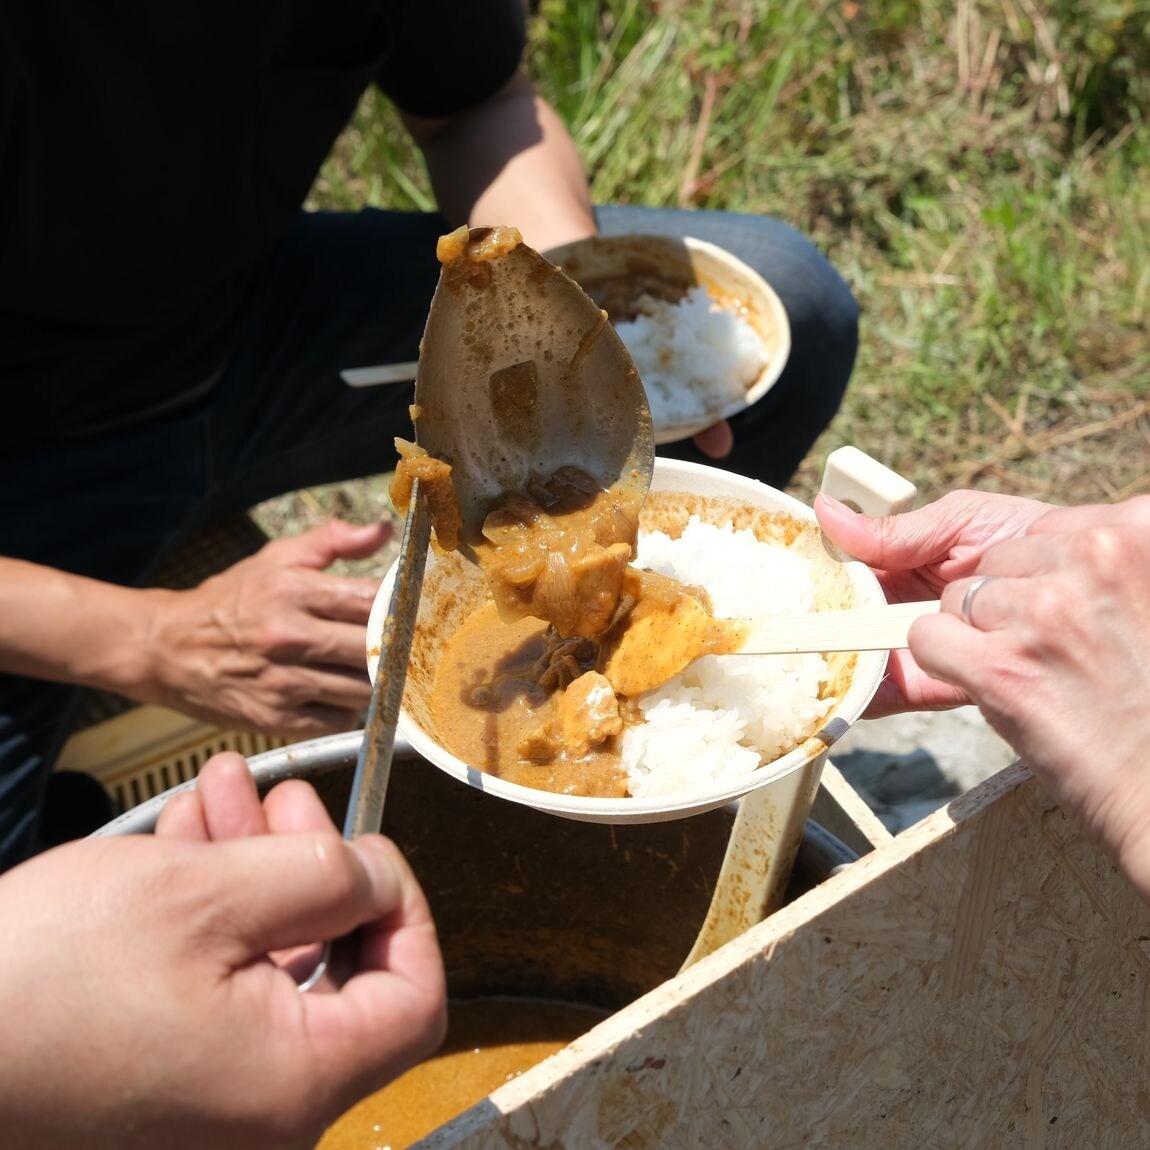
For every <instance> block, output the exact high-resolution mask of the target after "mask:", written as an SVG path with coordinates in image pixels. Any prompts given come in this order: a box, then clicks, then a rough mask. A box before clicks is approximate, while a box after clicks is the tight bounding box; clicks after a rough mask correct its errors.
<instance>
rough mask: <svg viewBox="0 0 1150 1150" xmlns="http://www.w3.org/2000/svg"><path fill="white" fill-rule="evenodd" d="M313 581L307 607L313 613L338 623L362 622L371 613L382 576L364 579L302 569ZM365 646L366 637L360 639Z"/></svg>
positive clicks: (306, 603) (307, 597) (303, 573)
mask: <svg viewBox="0 0 1150 1150" xmlns="http://www.w3.org/2000/svg"><path fill="white" fill-rule="evenodd" d="M301 575H306V576H307V578H308V580H309V585H308V588H307V594H306V598H305V601H304V604H303V606H304V607H306V609H307V610H308V611H310V612H311V613H312V614H313V615H317V616H319V617H320V618H322V619H331V620H333V621H335V622H338V623H354V624H359V625H360V626H359V631H360V634H361V636H362V633H363V627H362V625H363V624H364V623H366V622H367V620H368V616H369V615H370V614H371V607H372V604H373V603H374V602H375V596H376V594H377V592H378V591H379V580H378V579H363V578H359V577H357V576H353V575H330V574H328V573H327V572H322V571H319V572H311V571H308V572H301ZM360 643H361V645H362V638H361V640H360Z"/></svg>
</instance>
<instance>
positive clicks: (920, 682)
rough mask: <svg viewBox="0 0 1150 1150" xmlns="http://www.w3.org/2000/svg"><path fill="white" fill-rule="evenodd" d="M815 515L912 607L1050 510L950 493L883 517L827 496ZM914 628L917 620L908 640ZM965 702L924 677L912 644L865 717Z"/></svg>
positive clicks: (892, 598)
mask: <svg viewBox="0 0 1150 1150" xmlns="http://www.w3.org/2000/svg"><path fill="white" fill-rule="evenodd" d="M814 509H815V514H816V516H817V517H818V520H819V525H820V526H821V527H822V529H823V531H824V532H825V534H826V535H827V537H828V538H829V539H830V540H831V541H832V542H833V543H835V544H837V545H838V546H839V547H840V548H841V549H842V550H843V551H844V552H846V553H847V554H848V555H850V556H852V557H853V558H855V559H858V560H859V561H860V562H863V563H866V564H867V565H868V566H869V567H870V568H871V569H872V570H873V571H874V573H875V575H876V576H877V577H878V580H879V583H880V584H881V586H882V589H883V591H884V593H885V594H886V597H887V600H888V601H889V602H891V603H910V602H915V601H918V600H922V599H934V598H937V597H938V596H939V595H940V594H941V593H942V591H943V589H944V588H945V587H947V586H948V585H949V584H951V583H952V582H954V581H955V580H957V579H963V578H965V577H967V576H969V575H971V574H972V573H973V572H974V571H975V570H976V569H977V566H978V563H979V560H980V558H981V556H982V555H983V554H984V552H985V551H986V550H987V548H989V547H991V546H993V545H994V544H995V543H996V542H999V541H1001V540H1005V539H1011V538H1014V537H1016V536H1018V535H1021V534H1022V533H1023V532H1025V531H1026V529H1027V527H1028V526H1029V525H1030V524H1031V523H1033V522H1034V521H1035V520H1036V519H1038V518H1039V517H1040V516H1042V515H1043V514H1045V513H1046V512H1047V511H1048V510H1049V509H1050V505H1049V504H1046V503H1039V502H1037V501H1036V500H1031V499H1020V498H1018V497H1016V496H1012V495H997V494H993V493H985V492H976V491H955V492H951V493H950V494H949V495H944V496H943V497H942V498H941V499H939V500H937V501H936V502H934V503H931V504H928V505H927V506H926V507H921V508H919V509H918V510H916V511H906V512H903V513H902V514H901V515H892V516H888V517H886V518H871V517H869V516H866V515H859V514H858V513H857V512H854V511H852V510H851V509H850V508H848V507H847V506H846V505H845V504H843V503H840V502H839V501H838V500H835V499H830V498H828V497H827V496H825V495H818V496H816V498H815V503H814ZM917 626H918V623H917V621H916V623H915V624H914V627H912V628H911V635H912V636H913V634H914V630H915V628H916V627H917ZM968 702H970V699H969V697H968V696H967V694H966V693H965V691H963V690H962V689H961V688H959V687H958V686H957V685H955V684H953V683H945V682H942V681H940V680H938V679H936V678H932V677H931V676H930V675H929V674H927V673H925V672H924V671H923V669H922V668H921V666H920V665H919V663H918V662H917V660H916V659H915V656H914V647H913V644H912V646H911V648H910V649H909V650H901V651H892V652H891V653H890V657H889V659H888V660H887V674H886V675H885V676H884V678H883V681H882V683H881V684H880V685H879V689H878V691H877V692H876V693H875V696H874V698H873V699H872V700H871V703H870V706H869V707H868V708H867V710H866V717H867V718H872V719H873V718H877V717H879V716H881V715H890V714H896V713H898V712H900V711H906V710H917V711H930V710H944V709H946V708H948V707H957V706H960V705H962V704H964V703H968Z"/></svg>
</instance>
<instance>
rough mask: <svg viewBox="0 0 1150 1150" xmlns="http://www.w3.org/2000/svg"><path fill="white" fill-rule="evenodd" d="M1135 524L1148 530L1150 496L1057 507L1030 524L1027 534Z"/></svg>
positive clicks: (1088, 529)
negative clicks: (1113, 501)
mask: <svg viewBox="0 0 1150 1150" xmlns="http://www.w3.org/2000/svg"><path fill="white" fill-rule="evenodd" d="M1134 523H1138V524H1144V525H1145V526H1146V528H1147V529H1148V530H1150V496H1145V495H1143V496H1138V497H1136V498H1134V499H1127V500H1124V501H1122V502H1120V503H1096V504H1081V505H1080V506H1078V507H1056V508H1053V509H1051V510H1050V511H1047V512H1046V514H1045V515H1043V516H1041V517H1040V518H1039V519H1036V520H1035V521H1034V523H1033V524H1031V526H1030V534H1032V535H1039V534H1045V533H1068V532H1071V531H1090V530H1093V529H1094V528H1100V527H1129V526H1131V524H1134Z"/></svg>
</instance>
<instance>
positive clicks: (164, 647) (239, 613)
mask: <svg viewBox="0 0 1150 1150" xmlns="http://www.w3.org/2000/svg"><path fill="white" fill-rule="evenodd" d="M390 536H391V527H390V524H387V523H377V524H372V525H369V526H366V527H355V526H352V525H351V524H350V523H344V522H342V521H340V520H333V521H332V522H330V523H327V524H325V525H323V526H321V527H316V528H314V529H312V530H310V531H305V532H303V533H302V534H299V535H295V536H291V537H288V538H283V539H277V540H274V541H272V542H270V543H268V544H266V545H265V546H264V547H262V548H261V549H260V550H259V551H258V552H256V554H255V555H252V556H250V557H249V558H247V559H244V560H242V561H241V562H239V563H237V564H235V566H233V567H230V568H228V569H227V570H226V571H224V572H222V573H221V574H219V575H216V576H213V577H212V578H210V579H207V580H205V581H204V582H203V583H201V584H200V586H198V587H196V588H193V589H192V590H190V591H154V592H148V602H149V603H150V604H151V610H152V611H153V620H152V624H151V626H150V627H149V632H148V635H149V642H148V653H147V658H146V660H145V661H144V663H143V669H142V671H141V673H140V674H139V675H138V677H137V678H138V682H137V684H136V685H135V689H134V690H131V691H130V693H131V694H132V697H134V698H139V699H140V700H141V701H143V702H155V703H161V704H163V705H165V706H169V707H172V708H173V709H175V710H178V711H181V712H183V713H185V714H189V715H192V716H194V717H196V718H200V719H203V720H205V721H207V722H210V723H213V724H215V725H219V726H224V727H228V728H231V729H236V730H259V731H274V732H277V733H279V734H284V735H291V736H294V737H297V738H314V737H317V736H320V735H327V734H333V733H336V732H339V731H347V730H351V729H353V728H354V727H355V726H356V725H357V723H358V721H359V716H360V714H361V712H362V711H363V710H364V709H365V708H366V707H367V705H368V703H369V701H370V697H371V686H370V683H369V681H368V676H367V661H366V654H365V627H366V624H367V620H368V616H369V614H370V612H371V605H372V601H373V600H374V598H375V594H376V591H377V589H378V581H377V580H374V579H364V578H356V577H350V576H337V575H332V574H330V573H328V572H327V570H326V569H327V568H328V567H329V566H330V565H331V564H332V563H333V562H334V561H335V560H336V559H360V558H365V557H367V556H368V555H371V554H374V552H376V551H377V550H378V549H379V548H380V547H381V546H382V545H383V544H384V543H385V542H386V541H387V540H388V539H389V538H390Z"/></svg>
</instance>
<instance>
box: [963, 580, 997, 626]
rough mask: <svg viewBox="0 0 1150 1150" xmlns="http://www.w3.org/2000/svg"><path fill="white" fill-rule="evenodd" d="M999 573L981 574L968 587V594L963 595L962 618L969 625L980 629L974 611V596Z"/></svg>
mask: <svg viewBox="0 0 1150 1150" xmlns="http://www.w3.org/2000/svg"><path fill="white" fill-rule="evenodd" d="M997 578H998V576H997V575H980V576H979V577H978V578H977V579H975V581H974V582H973V583H971V585H970V586H969V587H967V589H966V594H965V595H963V597H962V612H961V614H962V619H963V622H964V623H966V625H967V626H968V627H974V628H975V629H976V630H978V624H976V623H975V621H974V617H973V613H974V597H975V595H977V594H978V593H979V591H981V590H982V589H983V587H985V586H986V585H987V583H990V582H991V581H992V580H994V579H997Z"/></svg>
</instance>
